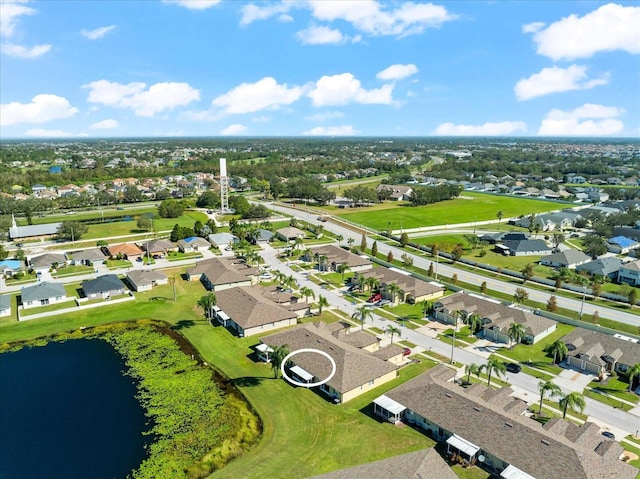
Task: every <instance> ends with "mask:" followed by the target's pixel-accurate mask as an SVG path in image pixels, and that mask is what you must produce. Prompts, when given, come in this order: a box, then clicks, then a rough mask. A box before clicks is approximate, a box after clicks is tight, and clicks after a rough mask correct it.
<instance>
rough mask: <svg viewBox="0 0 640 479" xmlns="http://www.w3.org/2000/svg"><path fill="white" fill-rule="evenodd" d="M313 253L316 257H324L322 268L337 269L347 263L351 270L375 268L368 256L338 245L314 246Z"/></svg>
mask: <svg viewBox="0 0 640 479" xmlns="http://www.w3.org/2000/svg"><path fill="white" fill-rule="evenodd" d="M311 253H312V254H313V256H315V257H316V258H321V257H323V261H322V264H321V269H322V270H324V271H326V270H329V271H336V269H338V267H339V266H340V265H343V264H345V265H347V266H348V267H349V271H352V272H359V271H366V270H368V269H371V268H373V264H372V263H371V260H370V259H369V258H367V257H366V256H360V255H357V254H354V253H351V252H350V251H347V250H346V249H344V248H341V247H339V246H336V245H325V246H321V247H319V248H313V249H312V250H311Z"/></svg>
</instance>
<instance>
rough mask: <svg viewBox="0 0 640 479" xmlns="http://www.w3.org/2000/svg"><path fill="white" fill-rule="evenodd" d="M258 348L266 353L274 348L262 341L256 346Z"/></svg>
mask: <svg viewBox="0 0 640 479" xmlns="http://www.w3.org/2000/svg"><path fill="white" fill-rule="evenodd" d="M256 349H257V350H258V351H260V352H261V353H265V352H269V353H272V352H273V348H271V347H270V346H267V345H266V344H264V343H260V344H258V345H257V346H256Z"/></svg>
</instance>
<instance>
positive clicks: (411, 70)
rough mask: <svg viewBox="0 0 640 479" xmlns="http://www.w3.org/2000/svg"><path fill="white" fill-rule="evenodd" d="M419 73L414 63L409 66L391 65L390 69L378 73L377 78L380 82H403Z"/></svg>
mask: <svg viewBox="0 0 640 479" xmlns="http://www.w3.org/2000/svg"><path fill="white" fill-rule="evenodd" d="M416 73H418V67H417V66H415V65H414V64H413V63H409V64H408V65H402V64H399V63H398V64H396V65H391V66H390V67H387V68H385V69H384V70H382V71H381V72H378V74H377V75H376V78H377V79H379V80H384V81H389V80H402V79H403V78H408V77H410V76H411V75H415V74H416Z"/></svg>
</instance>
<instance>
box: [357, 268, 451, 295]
mask: <svg viewBox="0 0 640 479" xmlns="http://www.w3.org/2000/svg"><path fill="white" fill-rule="evenodd" d="M362 275H363V276H364V277H365V278H368V277H374V278H376V279H378V280H379V281H380V284H381V285H385V284H391V283H395V284H396V285H398V287H399V288H400V289H401V290H402V291H404V292H405V293H406V294H410V295H412V296H414V297H416V298H419V297H421V296H424V295H426V294H435V293H437V292H440V291H442V292H444V287H443V286H440V285H436V284H433V283H429V282H427V281H422V280H421V279H418V278H414V277H413V276H410V275H407V274H403V273H400V272H398V271H394V270H392V269H389V268H384V267H382V268H373V269H371V270H369V271H366V272H364V273H362Z"/></svg>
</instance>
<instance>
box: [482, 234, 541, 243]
mask: <svg viewBox="0 0 640 479" xmlns="http://www.w3.org/2000/svg"><path fill="white" fill-rule="evenodd" d="M479 239H480V241H483V242H485V243H489V244H496V243H501V242H503V241H523V240H527V239H529V235H528V234H526V233H513V232H510V233H486V234H483V235H482V236H480V237H479Z"/></svg>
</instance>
